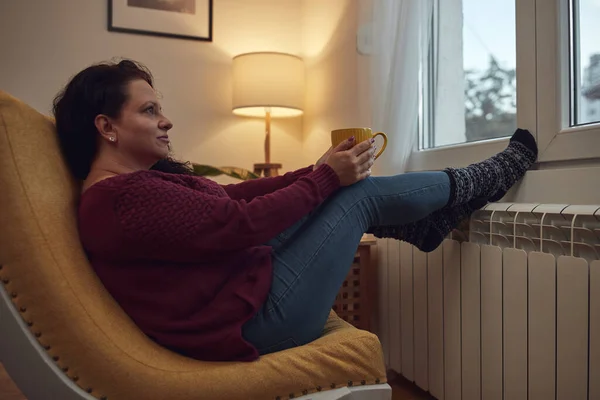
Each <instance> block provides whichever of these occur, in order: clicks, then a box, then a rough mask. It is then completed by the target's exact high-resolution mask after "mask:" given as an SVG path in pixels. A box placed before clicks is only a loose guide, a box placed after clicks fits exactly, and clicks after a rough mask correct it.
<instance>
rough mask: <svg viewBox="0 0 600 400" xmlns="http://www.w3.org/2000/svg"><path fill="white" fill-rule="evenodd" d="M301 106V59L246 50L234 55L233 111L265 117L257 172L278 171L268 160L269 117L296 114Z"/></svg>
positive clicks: (300, 112)
mask: <svg viewBox="0 0 600 400" xmlns="http://www.w3.org/2000/svg"><path fill="white" fill-rule="evenodd" d="M303 108H304V62H303V61H302V59H301V58H299V57H296V56H294V55H291V54H284V53H247V54H241V55H239V56H236V57H235V58H234V59H233V113H234V114H236V115H240V116H246V117H260V118H265V121H266V122H265V124H266V127H265V128H266V129H265V131H266V135H265V163H264V164H255V165H254V170H255V172H257V173H260V172H262V171H264V172H265V176H271V175H277V169H278V168H281V164H271V143H270V141H271V118H279V117H297V116H300V115H302V112H303V111H302V110H303Z"/></svg>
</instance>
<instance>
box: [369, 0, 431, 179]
mask: <svg viewBox="0 0 600 400" xmlns="http://www.w3.org/2000/svg"><path fill="white" fill-rule="evenodd" d="M433 2H434V0H374V1H373V10H372V11H373V19H372V54H371V58H370V59H371V63H370V68H369V69H370V83H371V84H370V88H371V92H370V98H371V105H372V111H371V117H372V127H373V129H374V130H376V131H383V132H385V133H387V135H388V139H389V141H388V146H387V149H386V151H385V153H384V156H382V157H381V158H379V159H378V161H377V162H376V164H375V168H374V172H375V173H376V174H377V175H391V174H398V173H402V172H404V171H405V170H406V167H407V163H408V160H409V157H410V154H411V152H412V151H413V150H414V149H416V148H417V145H418V135H417V130H418V115H419V109H420V108H421V107H420V94H419V70H420V66H421V63H422V62H423V61H424V59H425V56H426V54H427V51H428V48H429V46H428V43H429V40H430V36H431V35H430V31H431V18H432V14H433Z"/></svg>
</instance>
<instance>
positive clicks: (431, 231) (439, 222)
mask: <svg viewBox="0 0 600 400" xmlns="http://www.w3.org/2000/svg"><path fill="white" fill-rule="evenodd" d="M487 203H488V202H487V199H485V198H477V199H473V200H471V201H469V202H468V203H466V204H459V205H456V206H453V207H449V206H447V207H444V208H442V209H440V210H437V211H435V212H433V213H432V214H430V215H429V216H427V217H426V218H423V219H421V220H419V221H416V222H412V223H409V224H404V225H399V226H378V227H375V228H372V229H370V230H369V231H368V232H367V233H372V234H373V235H374V236H375V237H378V238H390V239H398V240H402V241H405V242H407V243H410V244H412V245H413V246H415V247H417V248H418V249H419V250H421V251H424V252H430V251H433V250H435V249H436V248H438V246H439V245H440V244H441V243H442V242H443V241H444V239H445V238H446V236H448V234H449V233H450V232H452V231H453V230H454V229H456V228H457V227H458V225H459V224H460V223H461V222H462V221H464V220H465V219H467V218H469V217H470V216H471V214H473V212H475V211H476V210H479V209H480V208H482V207H483V206H485V205H486V204H487Z"/></svg>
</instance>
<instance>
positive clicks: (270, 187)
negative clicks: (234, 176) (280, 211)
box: [222, 165, 313, 201]
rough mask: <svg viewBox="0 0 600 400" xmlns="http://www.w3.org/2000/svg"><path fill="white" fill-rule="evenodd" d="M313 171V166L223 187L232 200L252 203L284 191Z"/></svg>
mask: <svg viewBox="0 0 600 400" xmlns="http://www.w3.org/2000/svg"><path fill="white" fill-rule="evenodd" d="M312 171H313V166H312V165H311V166H310V167H306V168H302V169H299V170H296V171H293V172H288V173H286V174H284V175H282V176H274V177H268V178H260V179H252V180H249V181H244V182H242V183H235V184H231V185H223V186H222V187H223V189H225V192H227V194H228V195H229V197H231V198H232V199H234V200H246V201H250V200H252V199H253V198H255V197H258V196H264V195H266V194H269V193H273V192H274V191H276V190H279V189H283V188H284V187H286V186H289V185H291V184H292V183H294V182H296V181H297V180H298V179H300V178H301V177H303V176H306V175H308V174H309V173H311V172H312Z"/></svg>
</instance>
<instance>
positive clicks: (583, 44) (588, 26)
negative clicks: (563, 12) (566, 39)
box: [570, 0, 600, 126]
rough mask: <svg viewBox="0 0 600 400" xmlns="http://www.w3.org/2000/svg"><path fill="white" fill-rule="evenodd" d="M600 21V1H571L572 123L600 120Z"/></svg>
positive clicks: (573, 124) (574, 124) (572, 124)
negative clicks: (599, 114) (599, 115)
mask: <svg viewBox="0 0 600 400" xmlns="http://www.w3.org/2000/svg"><path fill="white" fill-rule="evenodd" d="M599 21H600V1H597V0H579V1H571V4H570V22H571V26H570V50H571V51H570V53H571V54H570V59H571V60H570V61H571V65H570V74H571V115H570V125H571V126H577V125H584V124H589V123H593V122H599V121H600V120H599V119H598V118H599V117H598V111H599V110H600V42H599V41H598V38H600V25H598V22H599Z"/></svg>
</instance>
